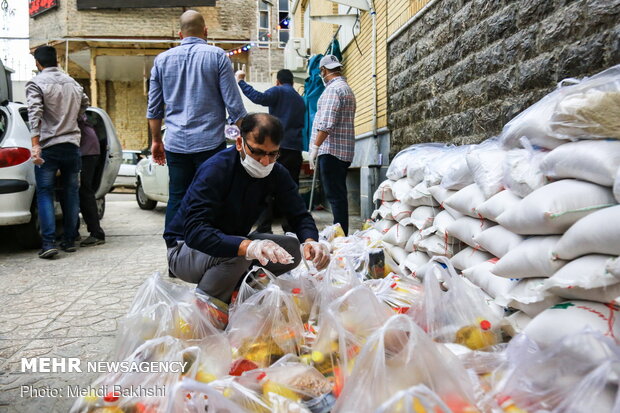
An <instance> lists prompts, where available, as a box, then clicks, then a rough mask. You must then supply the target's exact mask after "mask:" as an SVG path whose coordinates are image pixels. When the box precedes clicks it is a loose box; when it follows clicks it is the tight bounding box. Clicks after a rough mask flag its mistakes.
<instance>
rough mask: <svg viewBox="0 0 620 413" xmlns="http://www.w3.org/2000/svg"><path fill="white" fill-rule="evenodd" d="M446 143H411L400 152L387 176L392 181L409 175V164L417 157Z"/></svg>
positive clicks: (389, 168)
mask: <svg viewBox="0 0 620 413" xmlns="http://www.w3.org/2000/svg"><path fill="white" fill-rule="evenodd" d="M443 146H444V145H443V144H442V143H421V144H416V145H411V146H410V147H408V148H407V149H403V150H402V151H400V152H398V154H396V156H395V157H394V159H393V160H392V162H390V166H389V167H388V170H387V177H388V179H391V180H392V181H396V180H398V179H400V178H404V177H406V176H407V165H409V163H411V162H412V161H413V160H415V159H416V158H417V157H419V156H420V155H422V154H423V153H425V152H426V151H433V150H434V149H436V148H441V147H443Z"/></svg>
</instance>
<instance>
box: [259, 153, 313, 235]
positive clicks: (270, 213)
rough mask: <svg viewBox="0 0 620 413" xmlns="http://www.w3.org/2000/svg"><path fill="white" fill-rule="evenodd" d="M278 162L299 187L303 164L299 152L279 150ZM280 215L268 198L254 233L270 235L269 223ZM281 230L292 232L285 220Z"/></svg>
mask: <svg viewBox="0 0 620 413" xmlns="http://www.w3.org/2000/svg"><path fill="white" fill-rule="evenodd" d="M278 162H279V163H280V164H282V166H284V167H285V168H286V169H287V170H288V172H289V173H290V174H291V177H292V178H293V181H295V183H296V184H297V186H298V187H299V171H300V170H301V164H302V162H303V158H302V156H301V151H294V150H292V149H284V148H280V157H279V158H278ZM280 215H281V213H280V210H279V209H278V206H277V205H274V202H273V197H271V198H269V199H268V200H267V209H265V211H264V212H263V213H262V214H261V215H260V216H259V217H258V220H257V221H256V232H261V233H266V234H269V233H271V223H272V222H273V218H274V217H276V218H278V217H279V216H280ZM282 229H283V230H284V231H285V232H292V230H293V229H292V228H291V227H290V225H289V224H288V222H286V220H284V221H283V222H282Z"/></svg>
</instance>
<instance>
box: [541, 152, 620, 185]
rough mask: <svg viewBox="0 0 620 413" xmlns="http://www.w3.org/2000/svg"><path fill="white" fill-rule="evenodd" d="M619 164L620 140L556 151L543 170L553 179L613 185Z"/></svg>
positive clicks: (552, 153)
mask: <svg viewBox="0 0 620 413" xmlns="http://www.w3.org/2000/svg"><path fill="white" fill-rule="evenodd" d="M618 165H620V141H580V142H570V143H567V144H565V145H562V146H560V147H558V148H556V149H554V150H552V151H551V152H550V153H549V154H548V155H547V156H545V158H544V160H543V162H542V164H541V169H542V171H543V173H544V174H545V175H546V176H548V177H550V178H553V179H562V178H575V179H581V180H583V181H589V182H593V183H595V184H599V185H603V186H612V185H613V183H614V178H615V174H616V171H617V169H618Z"/></svg>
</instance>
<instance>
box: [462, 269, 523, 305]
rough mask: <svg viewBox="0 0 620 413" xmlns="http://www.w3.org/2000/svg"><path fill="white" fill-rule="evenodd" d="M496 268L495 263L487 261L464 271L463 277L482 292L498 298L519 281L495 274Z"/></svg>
mask: <svg viewBox="0 0 620 413" xmlns="http://www.w3.org/2000/svg"><path fill="white" fill-rule="evenodd" d="M494 266H495V262H493V261H489V260H487V261H484V262H481V263H479V264H477V265H474V266H472V267H468V268H466V269H464V270H463V275H464V276H465V278H467V279H468V280H469V281H471V282H472V284H474V285H476V286H478V287H480V288H481V289H482V291H484V292H485V293H487V294H489V295H490V296H491V297H493V298H497V297H499V296H503V295H505V294H507V293H508V292H509V291H510V290H511V289H512V288H513V287H514V286H515V285H516V284H517V281H516V280H510V279H508V278H503V277H498V276H497V275H495V274H493V271H492V270H493V267H494Z"/></svg>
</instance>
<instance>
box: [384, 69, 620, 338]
mask: <svg viewBox="0 0 620 413" xmlns="http://www.w3.org/2000/svg"><path fill="white" fill-rule="evenodd" d="M572 83H576V84H573V85H570V86H564V85H561V87H559V88H558V89H556V90H555V91H554V92H552V93H550V94H549V95H547V96H545V97H544V98H543V99H542V100H540V101H539V102H537V103H536V104H534V105H533V106H532V107H530V108H528V109H527V110H526V111H524V112H523V113H521V114H520V115H519V116H517V117H516V118H514V119H513V120H512V121H510V122H509V123H508V124H507V125H506V126H505V127H504V130H503V131H502V134H501V135H500V136H499V137H497V138H492V139H489V140H487V141H485V142H483V143H481V144H479V145H465V146H447V145H442V144H437V143H429V144H418V145H414V146H412V147H410V148H407V149H405V150H404V151H402V152H400V153H399V154H398V155H397V156H396V157H395V159H394V160H393V162H392V163H391V165H390V167H389V169H388V174H387V177H388V178H389V179H388V180H386V181H384V182H383V183H382V184H381V185H380V187H379V189H378V190H377V191H376V192H375V194H374V200H375V201H378V202H379V203H380V207H379V209H377V210H376V211H375V212H374V214H373V219H375V220H376V221H375V223H374V224H373V226H374V228H375V229H376V230H377V232H381V233H382V234H381V236H382V240H383V243H384V245H385V250H386V252H387V253H388V255H389V256H390V258H392V259H393V260H394V261H395V262H396V264H398V268H399V270H400V271H401V272H403V273H416V274H417V275H423V271H424V269H425V264H426V263H427V262H428V260H429V259H430V257H432V256H436V255H441V256H446V257H448V258H450V259H451V262H452V264H453V265H454V267H455V268H457V269H458V270H460V271H461V272H462V275H463V276H464V277H466V278H467V279H468V280H469V281H471V282H472V283H473V284H475V285H477V286H478V287H480V288H481V289H482V290H483V291H484V292H485V293H486V294H488V296H489V297H490V298H489V302H491V303H494V304H495V305H497V306H499V307H501V308H509V309H516V310H518V311H517V312H515V313H514V314H513V315H511V316H509V317H508V320H509V322H510V324H511V325H512V327H513V329H514V331H515V332H519V331H523V329H524V328H525V327H526V326H527V328H526V330H525V332H526V333H528V335H530V336H533V337H534V338H539V339H540V340H539V341H544V342H552V341H554V340H555V339H557V338H558V337H559V336H560V335H562V336H563V335H565V334H567V333H570V332H571V331H580V330H582V329H583V328H584V327H585V326H590V327H591V328H594V329H597V330H601V331H602V332H603V333H605V334H608V335H612V336H615V337H620V335H617V334H616V332H614V331H613V330H614V323H613V318H614V316H613V313H614V312H615V310H617V308H615V309H614V307H613V305H614V304H620V258H619V257H618V255H620V205H618V203H620V66H615V67H612V68H611V69H608V70H606V71H604V72H601V73H599V74H597V75H596V76H593V77H591V78H587V79H584V80H583V81H581V82H572ZM377 236H379V235H378V233H377ZM560 303H563V304H560ZM557 304H560V305H557ZM552 307H553V308H552ZM551 308H552V309H551ZM558 309H561V310H563V311H557V310H558ZM545 310H546V311H545ZM554 310H556V311H554ZM558 317H559V318H558ZM534 318H535V320H534V321H532V319H534ZM562 320H570V321H568V322H567V321H562ZM530 321H532V322H531V323H530ZM558 322H560V323H561V324H562V325H563V327H564V328H561V329H558V328H556V327H557V326H558ZM554 331H557V335H556V334H554ZM618 333H620V331H619V332H618Z"/></svg>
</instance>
